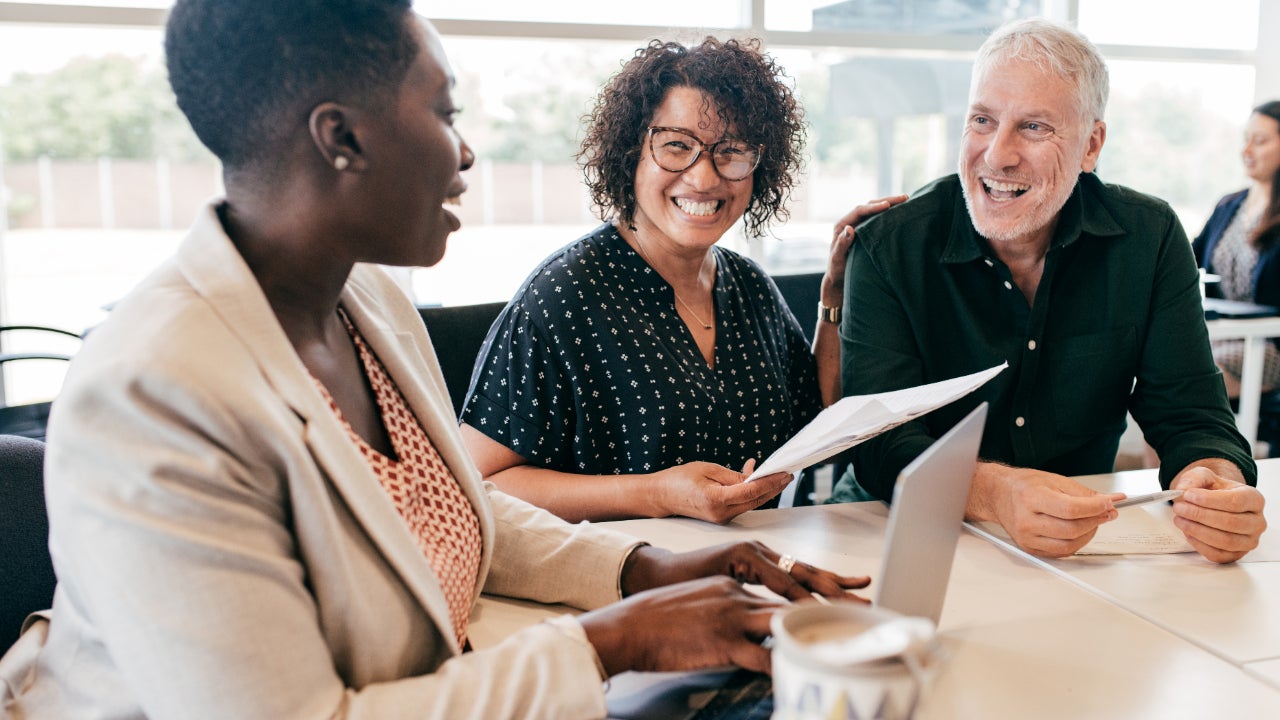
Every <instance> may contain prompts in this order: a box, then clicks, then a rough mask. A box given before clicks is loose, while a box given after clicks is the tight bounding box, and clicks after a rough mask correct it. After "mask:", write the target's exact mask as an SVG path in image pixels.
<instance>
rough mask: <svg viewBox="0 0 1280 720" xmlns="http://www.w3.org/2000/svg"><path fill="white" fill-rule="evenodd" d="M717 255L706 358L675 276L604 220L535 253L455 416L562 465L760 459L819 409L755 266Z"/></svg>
mask: <svg viewBox="0 0 1280 720" xmlns="http://www.w3.org/2000/svg"><path fill="white" fill-rule="evenodd" d="M713 252H714V254H715V260H716V280H715V289H714V300H715V308H716V311H715V313H716V318H715V329H716V344H715V355H714V363H713V365H714V367H709V366H708V365H707V363H706V361H705V360H704V359H703V357H702V355H701V353H700V352H699V350H698V346H697V343H696V342H695V341H694V338H693V336H692V335H691V334H690V332H689V330H688V328H687V327H686V326H685V324H684V322H683V321H682V320H681V319H680V316H679V313H678V312H677V311H676V306H675V294H674V293H673V291H672V289H671V286H670V285H669V284H668V283H667V282H666V281H665V280H663V279H662V277H661V276H660V275H659V274H658V273H657V272H656V271H655V270H653V268H651V267H650V266H649V264H648V263H647V262H645V260H644V259H643V258H642V257H641V256H640V255H639V254H638V253H636V252H635V251H634V250H633V249H632V248H631V246H629V245H628V244H627V243H626V241H625V240H623V239H622V238H621V236H619V235H618V233H617V231H616V230H615V229H614V228H613V227H612V226H611V225H607V224H606V225H603V226H601V227H600V228H598V229H597V230H596V231H594V232H593V233H591V234H589V235H587V236H585V237H583V238H582V239H580V240H578V241H576V242H574V243H572V244H570V245H568V246H567V247H565V248H564V249H562V250H561V251H559V252H558V253H556V254H555V255H553V256H551V257H550V258H548V259H547V260H546V261H544V263H543V264H542V265H541V266H540V267H539V268H538V269H537V270H535V271H534V272H533V274H532V275H530V277H529V279H528V280H526V282H525V285H524V286H523V287H522V288H521V289H520V291H519V292H518V293H517V294H516V296H515V299H513V300H512V301H511V303H510V304H509V305H508V306H507V308H506V309H505V310H504V311H503V313H502V315H501V316H500V317H499V318H498V321H497V322H496V323H495V326H494V328H493V329H491V330H490V332H489V337H488V338H487V340H486V341H485V345H484V347H483V348H482V349H481V352H480V359H479V361H478V363H477V368H476V373H475V375H474V377H473V379H472V388H471V391H470V393H469V396H468V398H467V401H466V403H465V405H464V409H463V415H462V419H463V421H465V422H467V423H468V424H470V425H472V426H473V427H476V428H477V429H479V430H480V431H481V432H483V433H485V434H486V435H488V436H489V437H491V438H493V439H495V440H497V441H498V442H500V443H502V444H504V445H506V446H507V447H509V448H511V449H512V450H514V451H515V452H517V453H519V454H520V455H521V456H523V457H524V458H526V459H527V460H529V461H530V462H531V463H534V464H536V465H540V466H544V467H551V468H554V469H557V470H561V471H564V472H575V473H582V474H591V475H603V474H615V473H648V472H656V471H658V470H662V469H664V468H667V467H671V466H673V465H679V464H683V463H687V462H693V461H707V462H714V463H718V464H721V465H725V466H728V467H733V468H740V467H741V466H742V464H743V463H744V462H745V461H746V460H748V459H750V458H754V459H756V460H757V461H759V460H761V459H763V458H764V457H766V456H767V455H769V454H770V453H771V452H773V451H774V450H775V449H777V448H778V447H779V446H780V445H781V444H782V443H783V442H785V441H786V440H787V439H788V438H790V437H791V435H793V434H794V433H795V432H796V431H797V430H799V429H800V428H801V427H803V426H804V424H805V423H806V422H807V421H808V420H809V419H810V418H811V417H813V415H814V414H815V413H816V412H817V411H818V410H819V409H820V407H821V405H820V399H819V394H818V385H817V374H816V367H815V364H814V360H813V355H812V353H811V352H810V350H809V347H808V344H807V342H806V340H805V338H804V333H803V332H802V331H801V329H800V326H799V324H798V323H797V321H796V320H795V318H794V317H792V316H791V313H790V312H789V311H788V310H787V309H786V305H785V304H784V302H783V300H782V297H781V295H780V294H779V293H778V290H777V288H776V287H775V286H774V284H773V281H772V280H770V279H769V278H768V276H767V275H766V274H765V273H764V271H763V270H761V269H760V268H759V266H757V265H756V264H755V263H753V262H751V261H750V260H748V259H746V258H743V257H742V256H740V255H738V254H736V253H734V252H732V251H729V250H726V249H724V248H721V247H719V246H716V247H715V248H713Z"/></svg>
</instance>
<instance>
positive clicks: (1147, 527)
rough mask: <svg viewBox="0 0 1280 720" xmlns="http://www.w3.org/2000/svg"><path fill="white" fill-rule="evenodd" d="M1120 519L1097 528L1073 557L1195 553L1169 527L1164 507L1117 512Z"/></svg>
mask: <svg viewBox="0 0 1280 720" xmlns="http://www.w3.org/2000/svg"><path fill="white" fill-rule="evenodd" d="M1116 512H1118V513H1120V517H1118V518H1116V519H1115V520H1112V521H1111V522H1109V523H1104V524H1103V525H1101V526H1099V527H1098V532H1097V533H1095V534H1094V536H1093V539H1092V540H1090V541H1089V544H1088V545H1085V546H1084V547H1082V548H1080V549H1079V550H1077V551H1076V554H1077V555H1165V554H1169V553H1185V552H1195V551H1196V549H1195V548H1193V547H1191V545H1190V544H1189V543H1188V542H1187V538H1186V536H1184V535H1183V534H1182V531H1181V530H1179V529H1178V528H1177V527H1175V526H1174V524H1173V511H1172V510H1171V509H1170V508H1169V506H1168V505H1167V504H1166V503H1155V504H1151V505H1136V506H1133V507H1127V508H1121V509H1119V510H1117V511H1116Z"/></svg>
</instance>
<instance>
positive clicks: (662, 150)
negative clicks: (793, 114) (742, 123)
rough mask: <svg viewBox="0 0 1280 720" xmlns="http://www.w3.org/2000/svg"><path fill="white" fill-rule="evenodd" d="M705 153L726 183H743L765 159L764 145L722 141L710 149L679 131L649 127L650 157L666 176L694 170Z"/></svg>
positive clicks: (729, 140) (732, 139) (733, 139)
mask: <svg viewBox="0 0 1280 720" xmlns="http://www.w3.org/2000/svg"><path fill="white" fill-rule="evenodd" d="M703 150H706V151H707V154H709V155H710V156H711V165H712V167H714V168H715V169H716V173H717V174H719V175H720V177H722V178H724V179H725V180H742V179H743V178H745V177H747V176H748V175H750V174H751V173H753V172H755V169H756V166H757V165H759V164H760V158H761V157H762V156H763V155H764V146H763V145H752V144H750V143H747V142H744V141H742V140H737V139H735V138H724V139H723V140H717V141H716V142H713V143H711V144H710V145H708V144H706V143H704V142H702V141H701V140H699V139H698V138H696V137H694V136H692V135H690V134H689V133H687V132H685V131H684V130H680V129H679V128H669V127H650V128H649V153H650V154H651V155H653V161H654V162H656V163H657V164H658V167H660V168H662V169H663V170H666V171H667V172H684V171H685V170H688V169H689V168H691V167H693V164H694V163H696V162H698V158H700V157H702V151H703Z"/></svg>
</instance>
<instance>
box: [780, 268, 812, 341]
mask: <svg viewBox="0 0 1280 720" xmlns="http://www.w3.org/2000/svg"><path fill="white" fill-rule="evenodd" d="M772 278H773V284H774V285H777V286H778V291H779V292H781V293H782V299H783V300H785V301H786V303H787V309H789V310H790V311H791V314H792V315H795V316H796V319H797V320H799V321H800V327H801V329H803V330H804V336H805V339H806V340H808V341H809V342H811V343H812V342H813V324H814V322H816V321H817V318H818V300H819V298H821V297H822V273H820V272H816V273H799V274H796V275H773V276H772Z"/></svg>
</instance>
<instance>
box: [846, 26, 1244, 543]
mask: <svg viewBox="0 0 1280 720" xmlns="http://www.w3.org/2000/svg"><path fill="white" fill-rule="evenodd" d="M1107 93H1108V79H1107V68H1106V64H1105V62H1104V61H1103V59H1102V57H1101V55H1100V54H1099V53H1098V51H1097V49H1096V48H1095V47H1094V46H1093V45H1092V43H1090V42H1089V41H1088V40H1087V39H1086V38H1085V37H1084V36H1082V35H1080V34H1079V33H1078V32H1076V31H1074V30H1072V29H1069V28H1066V27H1063V26H1060V25H1057V24H1055V23H1052V22H1049V21H1046V20H1040V19H1033V20H1024V21H1018V22H1015V23H1012V24H1009V25H1006V26H1004V27H1002V28H1000V29H998V30H997V31H996V32H995V33H994V34H993V35H992V36H991V37H990V38H988V40H987V41H986V42H985V43H984V44H983V46H982V48H981V49H980V50H979V51H978V56H977V59H976V62H975V64H974V69H973V79H972V83H971V85H970V97H969V110H968V116H967V118H966V122H965V126H964V131H963V138H962V144H961V156H960V166H959V173H958V174H956V175H951V176H948V177H945V178H942V179H940V180H937V181H935V182H933V183H931V184H930V185H928V186H926V187H925V188H923V189H921V190H920V191H919V192H917V193H916V194H915V196H914V197H913V198H911V199H910V200H908V201H907V202H906V203H904V204H902V205H900V206H897V207H894V208H890V209H889V210H887V211H885V212H884V213H883V214H881V215H879V216H876V217H874V218H872V219H871V220H869V221H868V222H866V223H865V224H864V225H862V226H860V227H859V228H858V230H857V236H858V237H857V242H856V243H855V246H854V249H853V251H852V252H851V253H850V256H849V272H848V276H847V277H848V280H847V282H846V285H845V287H846V290H845V292H846V296H845V304H844V307H845V308H846V312H845V317H844V321H843V324H842V326H841V337H842V349H843V372H842V374H843V382H844V392H845V393H847V394H859V393H867V392H878V391H884V390H891V389H896V388H902V387H907V386H912V385H917V384H920V383H925V382H932V381H936V380H942V379H945V378H949V377H954V376H958V375H963V374H966V373H970V372H974V371H976V370H980V369H983V368H986V367H991V366H992V365H996V364H999V363H1000V362H1002V361H1006V360H1007V361H1008V363H1009V368H1008V369H1007V370H1006V371H1004V372H1003V373H1002V374H1001V375H1000V376H998V377H997V378H996V379H994V380H993V381H992V382H990V383H989V384H988V385H986V386H985V387H983V388H981V389H980V390H979V391H977V392H976V393H974V394H973V395H971V396H969V397H967V398H965V399H963V400H961V401H959V402H956V403H953V404H952V405H950V406H948V407H946V408H944V409H942V410H939V411H937V412H935V413H933V414H931V415H929V416H927V417H925V418H923V419H921V420H918V421H915V422H912V423H909V424H907V425H904V426H903V427H901V428H898V429H896V430H894V431H892V432H890V433H887V434H885V435H883V436H881V437H879V438H876V439H875V440H873V441H871V442H868V443H865V444H863V445H862V446H859V447H858V448H857V449H856V451H855V455H854V471H853V472H852V473H850V474H847V475H846V476H845V477H844V478H842V479H841V481H840V482H839V483H838V484H837V487H836V492H835V497H836V498H838V499H839V498H850V497H855V496H857V495H858V493H859V492H860V491H861V492H862V493H869V494H870V495H872V496H875V497H880V498H884V499H888V498H890V497H891V495H892V490H893V484H894V482H895V478H896V476H897V474H898V471H899V470H900V469H901V468H902V467H903V466H904V465H905V464H906V463H907V462H909V461H910V460H911V459H912V458H914V457H915V456H916V455H918V454H919V453H920V452H921V451H922V450H923V449H924V448H925V447H927V446H928V445H929V444H930V443H931V442H932V441H933V439H934V438H936V437H937V436H939V435H940V434H941V433H942V432H944V431H945V430H946V429H947V428H949V427H951V425H953V424H954V423H955V422H956V421H957V420H959V419H960V418H962V417H963V416H964V415H965V414H966V413H968V412H969V410H971V409H972V408H973V407H974V406H975V405H977V404H978V403H979V402H982V401H987V402H989V403H990V404H991V413H990V414H989V415H988V419H987V425H986V431H985V435H984V439H983V444H982V450H981V457H982V458H983V462H981V463H980V464H979V467H978V470H977V471H976V473H975V474H974V478H973V489H972V491H971V493H970V496H969V504H968V508H967V515H968V517H969V518H970V519H973V520H993V521H997V522H999V523H1000V524H1001V525H1002V526H1003V527H1004V528H1005V530H1006V531H1007V532H1009V534H1010V536H1011V537H1012V538H1013V539H1014V540H1015V541H1016V542H1017V543H1018V544H1019V545H1020V546H1022V547H1023V548H1025V549H1026V550H1028V551H1030V552H1033V553H1036V554H1040V555H1046V556H1055V557H1056V556H1064V555H1069V554H1071V553H1073V552H1075V551H1076V550H1078V549H1080V548H1081V547H1083V546H1084V545H1085V544H1086V543H1087V542H1088V541H1089V540H1090V539H1091V538H1092V537H1093V535H1094V533H1095V532H1096V530H1097V528H1098V526H1099V525H1100V524H1102V523H1104V522H1108V521H1110V520H1113V519H1115V518H1116V517H1117V513H1116V510H1115V508H1114V506H1113V503H1114V501H1115V500H1116V499H1118V498H1119V497H1120V496H1119V495H1107V494H1099V493H1095V492H1094V491H1092V490H1090V489H1088V488H1086V487H1084V486H1083V485H1081V484H1079V483H1077V482H1075V481H1073V480H1071V479H1069V478H1068V477H1067V476H1070V475H1082V474H1089V473H1102V472H1110V471H1111V470H1112V466H1113V464H1114V461H1115V455H1116V449H1117V445H1118V442H1119V438H1120V435H1121V433H1122V432H1123V430H1124V427H1125V413H1126V411H1129V412H1130V413H1132V415H1133V417H1134V418H1135V419H1136V420H1137V422H1138V424H1139V425H1140V426H1141V428H1142V430H1143V432H1144V434H1145V435H1146V438H1147V441H1148V442H1149V443H1150V444H1151V445H1152V446H1153V447H1154V448H1155V449H1156V451H1157V452H1158V453H1159V455H1160V458H1161V460H1162V466H1161V470H1160V481H1161V483H1162V484H1163V485H1164V486H1166V487H1173V488H1179V489H1184V490H1185V491H1186V492H1185V494H1183V495H1182V497H1181V498H1180V499H1179V500H1177V501H1176V502H1175V504H1174V514H1175V520H1174V522H1175V523H1176V524H1177V526H1178V527H1179V528H1180V529H1181V530H1182V531H1183V533H1184V534H1185V535H1186V537H1187V540H1188V541H1189V542H1190V543H1191V545H1192V546H1193V547H1195V549H1196V550H1198V551H1199V552H1200V553H1201V554H1202V555H1204V556H1205V557H1206V558H1209V559H1210V560H1213V561H1216V562H1231V561H1234V560H1236V559H1238V558H1240V557H1241V556H1243V555H1244V554H1245V553H1247V552H1248V551H1249V550H1251V549H1253V548H1254V547H1256V546H1257V544H1258V538H1259V536H1260V535H1261V534H1262V532H1263V530H1264V529H1265V528H1266V521H1265V520H1264V519H1263V517H1262V508H1263V498H1262V495H1261V494H1260V493H1259V492H1258V491H1257V490H1256V488H1254V487H1252V486H1253V485H1255V484H1256V479H1257V478H1256V476H1257V468H1256V466H1255V465H1254V462H1253V459H1252V457H1251V454H1250V450H1249V445H1248V443H1247V442H1246V441H1245V440H1244V438H1243V437H1242V436H1241V435H1240V434H1239V432H1237V431H1236V428H1235V424H1234V421H1233V417H1232V414H1231V410H1230V407H1229V405H1228V403H1227V396H1226V392H1225V390H1224V387H1223V382H1222V378H1221V376H1220V374H1219V372H1218V371H1217V369H1216V368H1215V366H1214V363H1213V358H1212V356H1211V354H1210V351H1209V341H1208V336H1207V332H1206V330H1205V325H1204V319H1203V310H1202V309H1201V305H1200V296H1199V289H1198V288H1199V284H1198V276H1197V272H1196V265H1195V261H1194V259H1193V257H1192V253H1191V247H1190V244H1189V243H1188V241H1187V237H1186V234H1185V232H1184V231H1183V229H1182V226H1181V224H1179V222H1178V219H1177V217H1176V216H1175V215H1174V213H1173V211H1172V210H1171V209H1170V208H1169V206H1168V205H1167V204H1166V203H1164V202H1162V201H1160V200H1158V199H1156V198H1153V197H1150V196H1147V195H1143V194H1141V193H1138V192H1135V191H1133V190H1130V189H1128V188H1124V187H1120V186H1117V185H1109V184H1106V183H1103V182H1102V181H1101V180H1099V179H1098V178H1097V176H1096V175H1095V174H1094V170H1095V169H1096V168H1097V165H1098V158H1099V156H1100V154H1101V152H1102V147H1103V144H1104V142H1105V141H1106V137H1107V126H1106V123H1105V122H1103V111H1104V109H1105V106H1106V100H1107ZM863 496H865V495H863Z"/></svg>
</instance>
